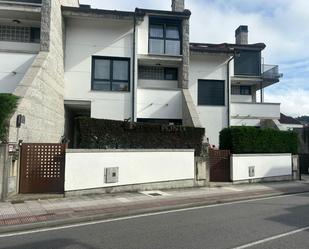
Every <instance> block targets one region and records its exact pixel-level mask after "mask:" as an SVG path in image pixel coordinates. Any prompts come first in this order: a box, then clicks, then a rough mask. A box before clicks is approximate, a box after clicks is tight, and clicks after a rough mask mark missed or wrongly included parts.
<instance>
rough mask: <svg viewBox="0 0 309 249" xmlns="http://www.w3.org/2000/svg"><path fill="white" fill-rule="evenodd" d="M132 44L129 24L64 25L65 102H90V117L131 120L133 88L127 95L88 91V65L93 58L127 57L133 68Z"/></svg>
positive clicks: (92, 22) (111, 21)
mask: <svg viewBox="0 0 309 249" xmlns="http://www.w3.org/2000/svg"><path fill="white" fill-rule="evenodd" d="M132 43H133V27H132V22H128V21H123V20H114V19H100V20H87V19H86V20H82V21H81V20H80V19H69V20H68V21H67V23H66V50H65V95H64V98H65V100H76V101H90V102H91V117H93V118H98V119H100V118H102V119H114V120H124V119H127V118H130V117H131V114H132V96H131V95H132V89H131V88H130V89H131V90H130V91H129V92H104V91H94V90H91V70H92V65H91V64H92V56H106V57H125V58H130V65H131V67H132V53H133V52H132ZM130 71H131V70H130ZM130 83H131V84H132V77H131V79H130Z"/></svg>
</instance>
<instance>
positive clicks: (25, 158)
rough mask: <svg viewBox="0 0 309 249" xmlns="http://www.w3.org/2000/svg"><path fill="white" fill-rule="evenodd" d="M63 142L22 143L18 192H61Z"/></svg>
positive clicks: (62, 180)
mask: <svg viewBox="0 0 309 249" xmlns="http://www.w3.org/2000/svg"><path fill="white" fill-rule="evenodd" d="M65 148H66V145H65V144H45V143H44V144H22V146H21V160H20V162H21V164H20V187H19V192H20V193H23V194H26V193H63V192H64V166H65Z"/></svg>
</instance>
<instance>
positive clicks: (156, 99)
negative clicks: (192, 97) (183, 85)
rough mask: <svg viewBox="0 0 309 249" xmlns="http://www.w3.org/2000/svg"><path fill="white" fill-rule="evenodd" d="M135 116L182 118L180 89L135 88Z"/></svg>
mask: <svg viewBox="0 0 309 249" xmlns="http://www.w3.org/2000/svg"><path fill="white" fill-rule="evenodd" d="M137 118H150V119H156V118H157V119H182V93H181V91H180V90H158V89H138V90H137Z"/></svg>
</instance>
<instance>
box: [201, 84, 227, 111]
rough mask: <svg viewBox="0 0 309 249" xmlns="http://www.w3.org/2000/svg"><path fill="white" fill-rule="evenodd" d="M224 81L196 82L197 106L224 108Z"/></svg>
mask: <svg viewBox="0 0 309 249" xmlns="http://www.w3.org/2000/svg"><path fill="white" fill-rule="evenodd" d="M224 91H225V86H224V80H198V98H197V99H198V100H197V101H198V105H218V106H224V105H225V104H224V103H225V100H224V98H225V97H224V96H225V94H224Z"/></svg>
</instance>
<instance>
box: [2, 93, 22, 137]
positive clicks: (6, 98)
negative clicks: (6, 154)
mask: <svg viewBox="0 0 309 249" xmlns="http://www.w3.org/2000/svg"><path fill="white" fill-rule="evenodd" d="M17 101H18V97H17V96H14V95H12V94H8V93H0V141H2V142H3V141H5V140H6V136H7V128H8V119H9V118H10V115H11V114H12V113H13V112H14V110H15V109H16V106H17Z"/></svg>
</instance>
